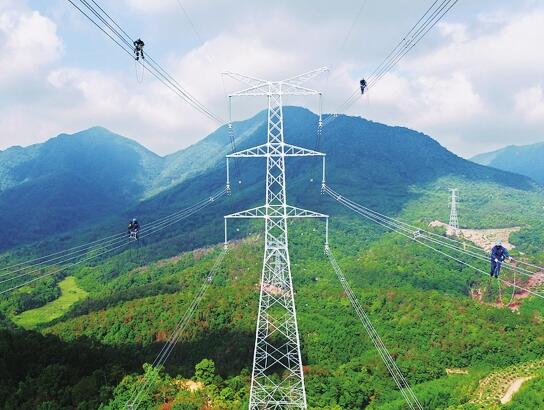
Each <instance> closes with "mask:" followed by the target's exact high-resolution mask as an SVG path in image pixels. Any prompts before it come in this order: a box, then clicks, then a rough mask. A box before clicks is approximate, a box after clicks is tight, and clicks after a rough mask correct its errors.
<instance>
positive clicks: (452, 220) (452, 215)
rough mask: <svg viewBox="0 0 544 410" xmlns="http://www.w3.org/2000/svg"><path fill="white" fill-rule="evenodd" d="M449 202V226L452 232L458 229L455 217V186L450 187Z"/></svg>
mask: <svg viewBox="0 0 544 410" xmlns="http://www.w3.org/2000/svg"><path fill="white" fill-rule="evenodd" d="M450 192H451V203H450V208H451V210H450V224H449V225H450V228H451V229H453V231H454V232H457V231H458V230H459V219H458V218H457V188H450Z"/></svg>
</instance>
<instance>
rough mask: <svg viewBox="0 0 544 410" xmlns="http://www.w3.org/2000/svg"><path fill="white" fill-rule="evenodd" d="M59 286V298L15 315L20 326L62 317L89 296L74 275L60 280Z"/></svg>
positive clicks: (31, 325)
mask: <svg viewBox="0 0 544 410" xmlns="http://www.w3.org/2000/svg"><path fill="white" fill-rule="evenodd" d="M59 287H60V290H61V295H60V297H59V298H58V299H55V300H53V301H52V302H49V303H48V304H46V305H44V306H42V307H39V308H36V309H31V310H27V311H26V312H23V313H21V314H20V315H17V316H14V317H13V318H12V320H13V321H14V322H15V323H17V324H18V325H19V326H22V327H24V328H27V329H30V328H33V327H36V326H38V325H41V324H43V323H48V322H51V321H52V320H54V319H57V318H59V317H61V316H62V315H63V314H64V313H66V312H67V311H68V309H70V306H72V305H73V304H74V303H76V302H77V301H79V300H81V299H84V298H85V297H86V296H87V292H86V291H84V290H83V289H81V288H80V287H79V286H78V285H77V283H76V279H75V278H74V277H73V276H68V277H67V278H65V279H64V280H62V281H61V282H59Z"/></svg>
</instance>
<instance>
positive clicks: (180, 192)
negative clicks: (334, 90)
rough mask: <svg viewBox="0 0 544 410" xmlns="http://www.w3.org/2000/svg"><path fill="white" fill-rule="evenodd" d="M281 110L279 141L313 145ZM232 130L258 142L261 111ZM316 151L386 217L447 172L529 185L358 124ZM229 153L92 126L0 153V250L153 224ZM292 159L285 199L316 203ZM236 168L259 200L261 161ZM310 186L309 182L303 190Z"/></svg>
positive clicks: (408, 133)
mask: <svg viewBox="0 0 544 410" xmlns="http://www.w3.org/2000/svg"><path fill="white" fill-rule="evenodd" d="M284 112H285V122H286V131H285V137H286V140H287V141H288V142H290V143H293V144H296V145H300V146H305V147H310V148H313V147H314V145H315V130H316V123H317V117H316V115H315V114H313V113H311V112H310V111H308V110H306V109H302V108H297V107H286V108H285V110H284ZM234 129H235V131H236V143H237V146H238V148H239V149H243V148H248V147H250V146H253V145H258V144H261V143H263V142H264V141H265V138H266V112H264V111H263V112H261V113H259V114H257V115H256V116H254V117H252V118H250V119H248V120H245V121H240V122H237V123H235V124H234ZM320 148H321V149H322V150H323V151H324V152H326V153H327V158H328V166H327V168H328V176H329V180H330V181H331V182H334V183H338V184H339V186H340V187H342V186H346V187H349V188H350V190H352V188H353V187H354V186H356V185H359V186H361V185H364V186H365V197H366V198H367V200H370V201H371V202H370V203H371V204H375V205H382V204H383V205H384V206H385V207H386V210H387V209H389V210H392V211H394V210H398V209H400V208H401V207H402V206H403V204H404V203H405V202H406V200H408V199H410V198H413V196H414V195H413V193H412V192H411V189H412V187H413V186H414V185H420V186H421V185H424V184H426V183H430V182H432V181H436V180H437V179H439V178H441V177H445V176H447V175H460V176H464V177H465V178H467V179H470V180H475V181H495V182H498V183H501V184H505V185H508V186H511V187H518V188H522V189H526V188H527V189H530V187H531V182H530V181H529V180H528V179H527V178H523V177H520V176H515V175H513V174H510V173H506V172H501V171H498V170H494V169H491V168H488V167H483V166H480V165H476V164H474V163H472V162H469V161H466V160H464V159H462V158H460V157H458V156H456V155H454V154H452V153H451V152H449V151H447V150H446V149H445V148H444V147H442V146H441V145H440V144H438V143H437V142H436V141H435V140H433V139H432V138H430V137H429V136H426V135H424V134H421V133H418V132H416V131H413V130H410V129H407V128H403V127H390V126H387V125H383V124H379V123H375V122H372V121H367V120H364V119H362V118H355V117H347V116H339V117H338V118H337V119H336V120H335V121H333V122H332V123H331V124H330V125H328V126H327V127H326V129H325V131H324V135H323V142H322V145H321V147H320ZM230 149H231V148H230V144H229V136H228V132H227V128H226V127H221V128H219V129H218V130H217V131H215V132H213V133H212V134H210V135H209V136H208V137H206V138H204V139H203V140H201V141H199V142H197V143H196V144H194V145H192V146H190V147H188V148H186V149H184V150H181V151H179V152H176V153H174V154H171V155H168V156H166V157H159V156H158V155H156V154H154V153H152V152H150V151H149V150H147V149H146V148H144V147H142V146H141V145H139V144H138V143H136V142H134V141H131V140H129V139H127V138H124V137H122V136H119V135H117V134H114V133H112V132H110V131H108V130H106V129H104V128H100V127H95V128H91V129H89V130H86V131H82V132H79V133H76V134H73V135H66V134H62V135H59V136H58V137H56V138H53V139H51V140H49V141H47V142H46V143H44V144H36V145H33V146H30V147H27V148H21V147H13V148H10V149H8V150H6V151H3V152H0V226H2V227H3V232H5V233H6V235H2V237H1V238H0V249H6V248H10V247H13V246H16V245H20V244H24V243H31V242H33V241H37V240H42V239H48V238H50V237H51V236H52V235H53V236H54V235H59V234H62V235H64V234H67V233H69V232H72V231H74V230H78V229H85V228H90V229H91V230H92V229H93V227H94V226H96V224H97V223H98V222H99V221H106V220H108V219H112V220H114V221H115V222H114V223H115V224H117V225H118V226H124V224H125V220H126V218H128V217H132V216H134V215H139V216H143V217H144V218H145V219H147V220H153V219H155V218H156V217H158V216H160V215H161V214H163V215H165V214H166V213H167V212H173V211H175V210H177V209H179V208H180V207H183V206H185V205H188V204H190V203H192V202H191V201H193V202H194V198H195V197H200V196H202V195H203V194H204V193H206V194H210V192H211V189H210V188H219V187H220V186H221V185H222V184H223V183H224V178H225V177H224V173H225V171H224V167H225V158H224V156H225V155H226V154H227V153H229V152H230ZM290 162H291V161H290ZM292 162H293V163H298V164H299V165H298V167H297V170H298V172H297V174H292V171H291V170H288V172H291V174H290V176H292V177H294V178H293V179H294V180H293V182H291V183H290V185H289V187H290V188H289V195H290V198H292V199H298V198H302V197H304V198H305V200H306V202H307V204H308V205H309V206H310V205H316V206H318V204H319V203H320V202H321V201H320V196H319V194H318V192H319V191H318V189H315V186H317V185H318V183H319V181H320V171H319V167H320V161H318V160H315V159H314V160H304V159H302V160H299V159H293V160H292ZM233 165H234V164H233ZM238 166H239V168H240V170H241V176H240V177H241V181H239V182H240V184H239V185H238V187H237V188H242V189H247V190H248V191H249V192H251V193H250V194H249V195H246V199H245V203H246V204H249V203H253V202H255V201H256V200H257V199H258V198H260V196H261V194H262V188H261V185H260V184H259V182H258V181H259V180H260V179H261V178H262V176H263V167H262V162H260V161H258V160H253V161H251V160H248V161H238ZM236 168H237V167H234V166H233V167H232V170H231V171H232V172H231V175H232V179H233V180H235V179H238V178H237V175H236V173H235V171H236ZM310 176H311V177H310ZM309 179H313V181H314V182H313V184H310V185H309V184H308V181H309ZM235 185H236V184H235ZM316 192H317V194H316ZM388 197H389V198H388ZM373 198H375V199H376V201H374V202H372V201H373ZM382 198H388V200H386V201H382V200H381V199H382ZM23 227H24V228H23ZM109 227H111V224H110V225H109Z"/></svg>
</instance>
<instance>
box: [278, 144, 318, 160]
mask: <svg viewBox="0 0 544 410" xmlns="http://www.w3.org/2000/svg"><path fill="white" fill-rule="evenodd" d="M283 147H284V148H283V152H284V155H285V156H286V157H314V156H321V157H324V156H325V154H324V153H322V152H318V151H314V150H312V149H308V148H302V147H297V146H296V145H291V144H284V146H283Z"/></svg>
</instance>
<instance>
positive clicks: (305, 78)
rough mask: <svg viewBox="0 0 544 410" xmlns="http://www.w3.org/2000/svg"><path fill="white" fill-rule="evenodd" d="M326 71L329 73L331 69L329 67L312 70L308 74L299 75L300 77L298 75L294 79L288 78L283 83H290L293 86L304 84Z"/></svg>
mask: <svg viewBox="0 0 544 410" xmlns="http://www.w3.org/2000/svg"><path fill="white" fill-rule="evenodd" d="M326 71H329V69H328V68H327V67H321V68H316V69H315V70H311V71H308V72H306V73H303V74H299V75H296V76H294V77H290V78H288V79H286V80H283V82H284V83H289V84H292V85H300V84H304V83H305V82H307V81H309V80H311V79H312V78H314V77H317V76H318V75H320V74H321V73H324V72H326Z"/></svg>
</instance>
